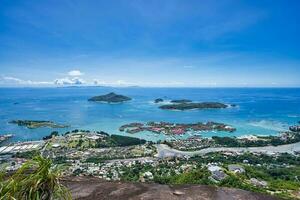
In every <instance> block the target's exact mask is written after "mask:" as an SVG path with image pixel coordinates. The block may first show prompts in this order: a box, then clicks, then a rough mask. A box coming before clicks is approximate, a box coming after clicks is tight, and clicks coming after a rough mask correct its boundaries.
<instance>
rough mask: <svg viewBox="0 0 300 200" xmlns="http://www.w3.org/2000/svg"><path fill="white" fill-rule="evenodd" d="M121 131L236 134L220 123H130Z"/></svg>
mask: <svg viewBox="0 0 300 200" xmlns="http://www.w3.org/2000/svg"><path fill="white" fill-rule="evenodd" d="M119 131H121V132H123V131H125V132H127V133H132V134H133V133H139V132H142V131H150V132H153V133H158V134H160V133H162V134H165V135H183V134H185V133H187V132H201V131H227V132H234V131H236V128H234V127H232V126H230V125H227V124H223V123H218V122H207V123H202V122H198V123H190V124H182V123H180V124H175V123H169V122H148V123H145V124H143V123H130V124H125V125H123V126H121V127H120V128H119Z"/></svg>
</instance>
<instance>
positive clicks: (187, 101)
mask: <svg viewBox="0 0 300 200" xmlns="http://www.w3.org/2000/svg"><path fill="white" fill-rule="evenodd" d="M191 102H192V100H189V99H178V100H172V101H171V103H191Z"/></svg>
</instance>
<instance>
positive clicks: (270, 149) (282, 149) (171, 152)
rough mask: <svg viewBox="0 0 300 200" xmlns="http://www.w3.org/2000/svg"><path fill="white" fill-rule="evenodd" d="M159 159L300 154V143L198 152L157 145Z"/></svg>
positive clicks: (207, 149)
mask: <svg viewBox="0 0 300 200" xmlns="http://www.w3.org/2000/svg"><path fill="white" fill-rule="evenodd" d="M156 148H157V154H156V157H158V158H166V157H183V156H194V155H205V154H207V153H211V152H220V151H230V152H240V153H243V152H252V153H266V154H274V153H291V154H293V153H294V152H296V151H297V152H300V142H297V143H294V144H286V145H279V146H265V147H211V148H206V149H201V150H198V151H180V150H177V149H173V148H171V147H169V146H168V145H165V144H158V145H156Z"/></svg>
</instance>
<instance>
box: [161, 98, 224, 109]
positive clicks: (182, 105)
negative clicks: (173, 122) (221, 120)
mask: <svg viewBox="0 0 300 200" xmlns="http://www.w3.org/2000/svg"><path fill="white" fill-rule="evenodd" d="M182 101H184V102H182ZM175 102H179V103H172V104H167V105H162V106H160V107H159V108H160V109H163V110H192V109H221V108H227V107H228V105H226V104H223V103H219V102H202V103H193V102H187V100H181V101H175Z"/></svg>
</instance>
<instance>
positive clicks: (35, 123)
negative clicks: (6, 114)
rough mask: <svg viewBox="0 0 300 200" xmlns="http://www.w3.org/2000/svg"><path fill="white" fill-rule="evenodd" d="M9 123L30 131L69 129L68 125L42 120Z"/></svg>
mask: <svg viewBox="0 0 300 200" xmlns="http://www.w3.org/2000/svg"><path fill="white" fill-rule="evenodd" d="M9 123H11V124H17V125H18V126H25V127H27V128H29V129H35V128H41V127H49V128H67V127H69V126H68V125H64V124H57V123H55V122H52V121H40V120H12V121H10V122H9Z"/></svg>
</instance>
